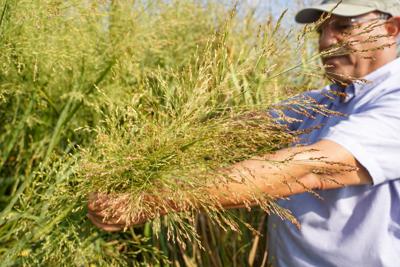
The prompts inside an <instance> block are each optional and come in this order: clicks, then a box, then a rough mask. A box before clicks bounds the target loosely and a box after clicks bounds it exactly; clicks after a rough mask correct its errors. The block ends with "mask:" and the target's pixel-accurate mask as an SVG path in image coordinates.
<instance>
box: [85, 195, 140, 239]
mask: <svg viewBox="0 0 400 267" xmlns="http://www.w3.org/2000/svg"><path fill="white" fill-rule="evenodd" d="M129 201H130V197H129V195H128V194H119V195H108V194H104V193H91V194H90V195H89V200H88V214H87V216H88V218H89V219H90V220H91V221H92V223H93V224H94V225H96V226H97V227H99V228H100V229H102V230H104V231H107V232H116V231H122V230H124V229H126V228H129V227H132V226H134V225H140V224H143V223H144V222H146V220H147V218H146V217H145V216H144V215H143V214H138V216H135V217H134V218H133V217H132V216H130V215H129V212H128V210H127V208H128V206H129Z"/></svg>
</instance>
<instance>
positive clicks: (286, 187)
mask: <svg viewBox="0 0 400 267" xmlns="http://www.w3.org/2000/svg"><path fill="white" fill-rule="evenodd" d="M330 12H331V13H332V14H331V16H330V17H328V18H327V19H326V20H325V21H323V22H322V24H321V25H320V26H319V29H318V32H319V47H320V50H321V52H322V55H323V59H322V60H323V63H324V64H325V66H326V67H325V70H326V74H327V76H328V77H329V78H330V79H331V80H332V81H334V84H333V85H331V86H328V87H326V88H324V89H323V90H321V91H312V92H308V93H307V94H306V95H307V96H310V97H312V98H314V99H315V100H317V101H318V102H319V103H320V104H323V105H326V106H327V107H328V108H330V109H331V110H334V111H338V112H341V113H343V114H346V115H347V116H341V117H324V116H322V115H320V114H313V115H314V116H315V119H310V118H305V117H302V116H301V115H299V114H291V115H292V116H295V117H296V118H299V119H301V121H302V122H297V123H293V124H292V125H290V127H291V128H292V129H298V130H301V129H307V128H312V127H313V126H316V125H319V126H320V127H318V128H316V129H315V130H313V131H312V132H310V133H308V134H305V135H304V136H303V139H302V141H301V143H302V144H304V145H305V146H294V147H291V148H288V149H283V150H280V151H278V152H276V153H274V154H271V155H265V156H263V157H260V158H261V159H267V160H271V161H274V160H275V161H285V160H287V159H288V158H291V159H292V160H291V161H289V162H287V163H286V164H285V165H283V166H280V167H279V168H278V167H277V166H276V165H274V164H271V163H268V161H265V160H260V158H255V159H250V160H246V161H243V162H240V163H238V164H235V165H234V166H232V167H231V168H229V169H228V170H225V173H226V174H227V175H229V176H230V177H232V178H233V179H237V180H241V179H242V178H243V176H247V177H246V182H245V183H243V182H242V183H234V182H232V183H229V184H225V185H223V186H219V187H218V188H215V189H208V191H207V193H209V194H212V195H213V196H215V197H217V198H218V199H219V201H220V202H221V204H222V205H223V206H224V207H227V208H228V207H233V206H237V205H240V204H242V203H244V202H247V201H252V200H251V197H250V196H251V195H252V193H253V192H254V191H255V190H261V191H262V192H265V193H268V194H272V195H275V196H290V199H289V200H281V201H280V204H281V205H282V206H283V207H285V208H287V209H289V210H290V211H292V213H293V214H294V216H295V217H296V218H297V219H298V221H299V223H300V226H301V228H300V229H298V228H297V227H296V226H294V225H293V224H292V223H290V222H287V221H281V220H280V219H279V218H277V217H276V216H271V217H270V219H269V236H268V238H269V245H270V251H269V257H270V263H271V264H272V265H273V266H296V267H297V266H352V267H354V266H374V267H376V266H398V265H399V262H400V180H399V179H400V138H399V137H400V136H399V135H398V134H399V133H400V60H399V59H396V55H397V44H396V41H397V38H398V35H399V33H400V18H399V17H397V16H399V15H400V3H399V2H398V1H395V0H380V1H378V0H377V1H373V0H369V1H365V0H364V1H361V0H343V1H341V3H339V4H338V1H329V0H328V1H323V2H322V4H321V5H318V6H313V7H310V8H306V9H303V10H301V11H300V12H299V13H298V14H297V16H296V20H297V22H300V23H312V22H316V21H317V20H318V19H319V18H321V16H322V15H326V14H327V13H330ZM332 48H333V49H336V48H338V49H339V50H338V53H336V54H335V53H330V52H326V51H329V50H332ZM354 79H363V80H366V81H367V82H353V81H354ZM344 168H345V169H346V171H343V169H344ZM322 170H324V171H322ZM283 181H284V183H283ZM307 188H312V189H315V190H316V192H317V193H318V195H319V196H320V198H318V197H316V196H315V195H313V194H310V193H307V192H305V191H307ZM107 201H109V200H107V198H103V199H101V198H100V197H96V195H95V196H94V197H93V199H91V201H90V203H89V214H88V216H89V218H90V219H91V220H92V222H93V223H94V224H95V225H97V226H99V227H100V228H102V229H104V230H107V231H117V230H121V229H122V228H123V227H124V226H126V225H133V224H136V223H140V222H121V221H118V220H115V219H114V220H112V219H105V218H104V216H103V215H104V213H102V210H103V209H104V208H105V207H107V203H108V202H107Z"/></svg>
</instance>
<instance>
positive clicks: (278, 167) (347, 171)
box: [209, 140, 372, 207]
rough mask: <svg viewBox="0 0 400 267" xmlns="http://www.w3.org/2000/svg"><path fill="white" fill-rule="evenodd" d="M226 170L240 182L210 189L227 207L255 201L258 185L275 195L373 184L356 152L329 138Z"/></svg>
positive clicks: (245, 162) (284, 150)
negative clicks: (253, 197)
mask: <svg viewBox="0 0 400 267" xmlns="http://www.w3.org/2000/svg"><path fill="white" fill-rule="evenodd" d="M225 172H226V173H227V175H228V176H229V177H231V178H232V179H233V180H236V181H237V182H230V183H227V184H225V183H224V184H221V186H219V187H218V188H215V189H209V192H210V193H211V194H212V195H214V196H217V197H218V198H219V202H220V203H221V204H222V206H224V207H232V206H234V207H236V206H240V205H241V203H243V202H246V201H251V199H250V198H251V194H253V193H254V190H255V189H256V190H259V191H261V192H263V193H267V194H269V195H271V196H275V197H285V196H290V195H294V194H299V193H304V192H306V191H307V190H310V189H312V190H326V189H335V188H340V187H343V186H352V185H366V184H372V178H371V176H370V175H369V173H368V171H367V170H366V169H365V168H364V167H363V166H361V165H360V164H359V163H358V161H357V160H356V159H355V158H354V157H353V155H351V154H350V152H348V151H347V150H346V149H344V148H343V147H342V146H340V145H338V144H337V143H335V142H332V141H329V140H322V141H319V142H317V143H315V144H313V145H309V146H304V147H293V148H287V149H282V150H279V151H277V152H276V153H274V154H268V155H265V156H263V157H259V158H253V159H249V160H246V161H243V162H239V163H237V164H235V165H233V166H231V167H230V168H229V169H227V170H226V171H225Z"/></svg>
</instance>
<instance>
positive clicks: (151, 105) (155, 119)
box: [0, 0, 325, 266]
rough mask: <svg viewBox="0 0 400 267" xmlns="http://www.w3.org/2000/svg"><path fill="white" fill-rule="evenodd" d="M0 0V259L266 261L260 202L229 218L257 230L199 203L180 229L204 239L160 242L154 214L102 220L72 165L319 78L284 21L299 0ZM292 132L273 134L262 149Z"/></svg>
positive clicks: (306, 39)
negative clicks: (119, 227) (135, 223)
mask: <svg viewBox="0 0 400 267" xmlns="http://www.w3.org/2000/svg"><path fill="white" fill-rule="evenodd" d="M272 2H273V3H272ZM0 3H1V4H0V11H1V13H0V14H1V17H0V36H1V42H0V59H1V61H0V211H1V212H0V266H262V265H263V266H266V265H265V260H266V238H265V231H266V216H265V212H264V211H262V210H258V209H253V210H252V211H251V212H248V211H247V210H232V211H229V216H233V217H235V218H238V219H239V221H242V222H245V223H247V224H249V225H251V226H252V227H254V228H255V229H257V230H258V231H259V232H260V233H261V236H260V235H256V234H255V233H254V231H251V230H250V229H249V227H248V226H246V225H245V223H243V224H240V223H239V228H240V230H241V231H239V232H238V231H233V230H229V228H228V229H226V230H224V229H223V228H222V227H220V226H217V225H216V224H215V223H214V222H213V220H211V219H209V218H208V216H207V214H206V213H201V214H198V215H197V217H196V219H195V225H194V226H193V228H188V231H194V230H193V229H195V230H196V232H197V234H198V235H199V236H198V239H199V240H200V241H201V242H200V244H199V243H198V242H192V240H190V239H188V240H187V242H186V244H185V240H183V242H172V241H171V240H168V237H167V236H166V234H165V233H166V232H165V231H164V227H166V226H164V224H163V221H162V220H161V221H160V225H159V231H157V232H154V227H153V225H152V223H151V222H149V223H147V224H146V225H145V226H143V227H139V228H135V229H131V230H128V231H127V232H124V233H117V234H108V233H104V232H102V231H100V230H98V229H96V228H95V227H94V226H92V225H91V223H90V222H88V220H87V219H86V216H85V214H86V207H85V206H86V202H87V200H86V197H87V195H86V193H87V192H90V191H91V190H93V189H92V188H90V187H89V184H88V182H87V180H86V179H88V178H87V177H88V175H81V169H82V165H81V164H80V163H81V162H82V160H89V161H90V160H92V161H95V160H98V161H99V162H101V160H103V159H104V158H110V159H112V160H115V161H112V162H115V165H118V164H120V165H121V164H122V165H123V164H124V163H125V162H124V160H122V159H121V158H119V159H118V157H117V156H118V155H120V154H121V153H122V154H124V155H128V154H129V151H127V149H128V148H130V146H129V144H127V142H129V140H132V143H134V144H138V145H139V143H140V142H141V140H142V139H140V138H144V137H146V138H147V137H148V136H149V135H150V134H151V135H152V136H153V137H152V138H153V139H151V138H150V137H149V138H147V139H146V138H144V139H143V140H144V141H145V142H148V141H149V140H150V139H151V140H159V139H160V140H161V139H162V138H163V137H165V136H166V135H162V134H165V131H162V129H172V130H173V129H175V128H174V127H175V126H176V127H178V126H177V122H185V121H195V119H196V120H199V121H201V118H203V120H206V119H208V118H211V117H213V116H214V115H215V114H217V113H218V112H220V111H221V110H233V111H235V112H236V111H238V113H240V112H241V111H242V110H245V111H252V110H258V111H259V110H267V109H268V108H269V107H270V106H271V105H272V104H275V103H278V102H280V101H282V100H284V99H287V98H288V97H290V96H293V95H295V94H297V93H299V92H302V91H305V90H310V89H314V88H318V87H320V86H321V85H323V84H324V83H325V81H324V78H323V77H322V75H321V69H320V65H319V61H318V57H317V56H316V55H317V51H316V49H315V44H316V42H315V36H314V34H313V33H312V31H311V28H302V27H297V28H295V26H294V25H293V23H292V22H290V21H291V20H292V15H293V12H294V11H295V10H296V8H297V7H298V6H300V5H302V4H303V2H302V1H299V2H296V1H290V3H289V2H283V1H282V2H281V3H280V2H275V1H258V2H248V1H238V2H236V3H235V2H233V1H223V2H221V1H216V0H201V1H200V0H198V1H196V0H187V1H167V0H154V1H153V0H148V1H145V0H141V1H139V0H136V1H135V0H125V1H117V0H102V1H100V0H96V1H91V0H71V1H58V0H36V1H26V0H18V1H16V0H2V1H0ZM285 6H288V7H289V8H290V10H289V11H288V12H287V13H286V14H285V13H282V12H283V10H284V9H282V8H284V7H285ZM143 125H152V128H151V127H150V128H142V127H141V126H143ZM171 125H172V126H171ZM190 125H191V124H190ZM157 127H160V131H159V132H158V129H159V128H157ZM168 127H170V128H168ZM179 127H180V126H179ZM146 129H151V131H149V132H146ZM172 130H171V131H169V132H168V133H169V134H170V136H168V137H165V138H164V139H166V140H168V138H170V139H171V140H174V138H175V132H174V131H172ZM159 133H160V136H158V134H159ZM139 137H140V138H139ZM277 137H279V138H277ZM135 138H137V139H135ZM285 138H287V140H286V139H285ZM290 138H291V137H290V136H286V135H285V134H284V133H282V134H280V133H279V132H278V134H275V135H273V136H271V138H270V139H268V140H266V141H265V142H266V144H268V145H266V147H265V150H266V151H272V150H274V149H277V148H279V147H282V146H285V145H287V144H288V143H290V140H291V139H290ZM285 140H286V141H285ZM124 142H125V143H124ZM124 144H126V146H124ZM88 155H90V156H88ZM244 156H246V155H244ZM120 165H118V166H120ZM122 165H121V166H122ZM100 167H101V166H100ZM91 170H93V168H87V169H85V170H84V172H85V174H87V172H88V171H91ZM121 175H122V174H121ZM118 178H119V179H120V181H121V179H122V178H123V176H119V177H118ZM105 184H106V182H105ZM192 234H193V233H192ZM201 246H202V247H201Z"/></svg>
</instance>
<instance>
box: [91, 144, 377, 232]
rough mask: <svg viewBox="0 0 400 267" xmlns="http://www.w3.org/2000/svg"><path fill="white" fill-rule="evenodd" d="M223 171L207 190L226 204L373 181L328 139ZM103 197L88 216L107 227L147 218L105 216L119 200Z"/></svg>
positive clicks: (117, 227)
mask: <svg viewBox="0 0 400 267" xmlns="http://www.w3.org/2000/svg"><path fill="white" fill-rule="evenodd" d="M223 175H224V176H227V178H228V179H226V182H221V183H220V184H217V185H216V186H215V187H210V188H208V189H206V190H207V192H206V193H207V194H210V197H214V198H216V199H218V202H219V203H220V204H221V206H222V207H224V208H233V207H240V206H243V205H244V203H247V204H249V203H250V205H252V204H255V202H254V195H255V194H259V193H264V194H269V195H271V196H275V197H285V196H290V195H294V194H299V193H303V192H306V191H307V190H310V189H312V190H325V189H335V188H340V187H343V186H352V185H366V184H372V178H371V177H370V175H369V173H368V172H367V170H366V169H365V168H364V167H362V166H361V165H360V164H359V163H358V162H357V160H356V159H355V158H354V157H353V156H352V155H351V154H350V153H349V152H348V151H347V150H346V149H344V148H343V147H342V146H340V145H338V144H336V143H335V142H332V141H328V140H322V141H319V142H317V143H315V144H313V145H310V146H303V147H293V148H287V149H282V150H279V151H277V152H275V153H273V154H268V155H264V156H262V157H258V158H253V159H249V160H246V161H242V162H239V163H237V164H235V165H233V166H231V167H230V168H227V169H224V170H223ZM102 198H103V200H102V199H99V198H96V197H94V198H92V199H91V200H89V205H88V208H89V213H88V217H89V219H90V220H91V221H92V222H93V223H94V224H95V225H96V226H98V227H100V228H102V229H103V230H106V231H118V230H122V229H123V228H124V227H125V226H127V225H129V226H131V225H135V224H139V223H143V221H145V219H146V218H143V220H141V221H140V222H139V221H138V222H123V221H119V220H117V221H116V220H115V219H114V220H108V219H105V218H104V217H103V216H102V214H103V213H102V210H103V209H104V208H105V207H107V202H110V201H113V203H115V200H110V199H109V198H107V197H104V196H103V197H102ZM99 206H100V207H101V208H99ZM177 211H179V210H177Z"/></svg>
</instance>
